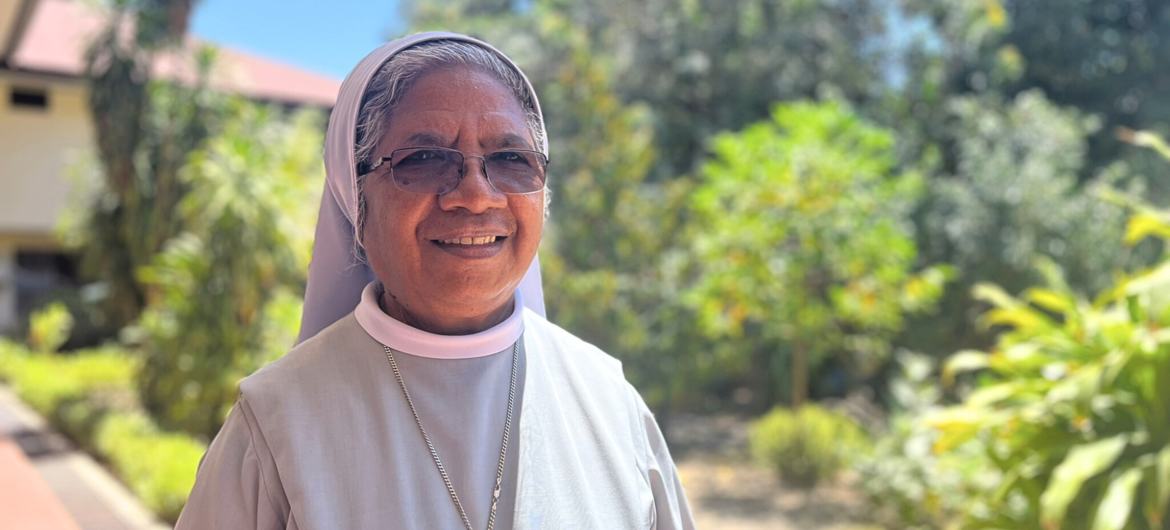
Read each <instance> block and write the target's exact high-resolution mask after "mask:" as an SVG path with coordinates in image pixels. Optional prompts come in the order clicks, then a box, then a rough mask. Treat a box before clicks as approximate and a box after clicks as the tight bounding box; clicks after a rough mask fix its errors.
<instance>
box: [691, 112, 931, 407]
mask: <svg viewBox="0 0 1170 530" xmlns="http://www.w3.org/2000/svg"><path fill="white" fill-rule="evenodd" d="M713 149H714V157H713V158H712V160H711V161H710V162H709V163H708V164H707V165H706V167H705V168H704V170H703V173H702V183H701V184H700V186H699V187H698V189H697V190H696V191H695V193H694V194H693V195H692V197H691V199H692V207H693V211H694V223H695V224H694V227H693V228H692V233H693V242H694V247H693V252H694V256H695V259H697V260H698V261H699V263H698V266H699V267H700V268H701V270H702V276H701V278H700V280H699V283H698V285H697V286H696V288H695V289H694V290H693V291H692V292H691V293H690V295H689V296H690V300H691V301H692V303H694V304H695V306H696V307H698V308H699V309H700V322H701V323H702V324H703V325H704V326H706V328H707V329H708V330H709V332H711V333H715V334H717V335H721V336H725V337H727V338H729V339H733V340H735V341H736V342H738V343H739V344H740V345H741V349H742V352H743V354H745V355H753V356H755V357H754V358H755V359H756V360H755V361H754V362H753V363H751V364H752V365H753V366H754V367H755V369H756V370H759V371H761V372H763V374H764V375H765V377H770V376H769V375H768V374H770V373H774V371H775V369H776V367H777V365H778V363H777V362H776V361H775V360H774V359H775V358H778V357H789V356H790V357H791V359H792V362H793V368H792V372H791V373H792V374H793V376H794V378H795V379H794V382H793V385H792V390H793V402H794V403H797V404H799V403H800V402H801V400H803V399H804V398H805V397H806V395H807V392H806V389H805V388H803V387H802V382H801V378H802V377H807V375H806V374H807V371H808V370H809V369H810V368H815V367H816V366H817V365H819V364H820V363H822V362H824V361H825V360H826V359H829V358H831V357H832V356H845V355H848V356H849V363H850V365H851V366H853V367H855V370H856V372H858V373H859V374H862V375H868V374H870V373H872V371H873V370H874V369H876V367H877V366H878V365H879V363H881V362H882V361H883V360H884V359H885V358H886V357H887V356H888V354H889V352H890V339H891V337H892V335H893V334H894V333H896V332H897V331H898V330H899V329H901V327H902V325H903V321H904V314H905V313H906V312H907V311H908V310H911V309H921V308H924V307H929V306H930V302H931V301H932V300H934V299H935V298H937V297H938V295H939V294H940V292H941V289H942V284H943V283H944V282H945V280H946V277H947V271H946V270H945V269H929V270H927V271H924V272H923V273H920V274H917V275H916V274H914V273H913V272H912V267H913V266H914V262H915V258H916V249H915V245H914V240H913V238H912V237H911V234H912V229H911V227H910V226H909V214H910V209H911V207H912V206H913V204H914V201H915V199H916V198H917V197H918V195H919V193H920V189H921V180H920V179H919V178H918V176H916V175H914V174H909V173H899V172H898V171H897V170H896V169H895V166H894V151H893V137H892V135H891V134H890V132H889V131H886V130H883V129H880V128H877V127H875V126H873V125H870V124H867V123H865V122H864V121H862V120H861V119H859V118H858V117H857V116H856V115H855V114H853V113H852V112H851V111H850V110H848V109H847V108H845V107H844V106H842V105H840V104H837V103H821V104H812V103H799V104H791V105H779V106H777V107H776V109H775V110H774V112H773V116H772V120H770V121H768V122H763V123H759V124H756V125H753V126H751V127H749V128H748V129H746V130H744V131H743V132H740V133H736V134H723V135H721V136H719V137H718V138H716V139H715V141H714V143H713ZM769 367H771V368H769ZM774 382H775V381H773V380H765V381H764V382H763V384H764V385H766V386H767V385H771V384H773V383H774Z"/></svg>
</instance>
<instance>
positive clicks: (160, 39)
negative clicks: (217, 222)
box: [64, 0, 217, 334]
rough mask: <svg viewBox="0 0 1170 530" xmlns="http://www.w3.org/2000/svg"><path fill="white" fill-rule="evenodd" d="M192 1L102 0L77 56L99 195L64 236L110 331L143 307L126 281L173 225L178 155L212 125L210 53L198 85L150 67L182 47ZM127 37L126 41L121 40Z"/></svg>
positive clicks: (204, 56)
mask: <svg viewBox="0 0 1170 530" xmlns="http://www.w3.org/2000/svg"><path fill="white" fill-rule="evenodd" d="M193 6H194V1H193V0H138V1H133V0H125V1H115V2H111V3H110V4H109V5H108V6H107V7H108V9H109V13H108V22H107V24H106V26H105V27H104V28H103V29H102V31H101V32H100V33H99V34H98V36H97V37H96V38H95V39H94V40H93V42H92V43H91V44H90V46H89V48H88V50H87V52H86V57H85V61H86V73H87V76H88V78H89V82H90V84H89V110H90V115H91V116H92V119H93V124H94V129H95V131H94V132H95V134H94V136H95V138H96V139H97V155H98V162H99V167H100V169H101V175H102V178H101V181H102V184H103V186H102V188H101V190H100V191H99V192H98V193H97V194H95V195H94V196H92V197H88V198H87V199H88V200H89V201H90V203H89V204H87V205H84V206H83V207H82V208H81V210H82V211H84V212H86V215H87V217H84V218H75V219H74V220H73V223H72V226H71V227H69V228H68V229H67V230H66V233H65V237H64V239H65V241H66V244H67V245H69V246H71V247H72V248H74V249H76V250H77V251H78V252H79V254H80V255H81V261H82V266H83V271H84V272H85V274H86V275H87V276H88V277H90V278H91V279H95V280H97V281H98V282H99V283H100V284H101V285H102V286H103V287H104V288H103V289H102V290H101V291H102V292H103V293H104V300H103V303H102V304H101V305H102V307H103V309H104V311H102V312H101V313H100V314H101V315H103V316H104V318H105V321H104V322H99V323H97V324H98V325H99V327H103V328H104V329H106V330H107V333H111V334H112V333H115V332H117V330H118V329H120V328H121V327H122V326H124V325H126V324H127V323H129V322H131V321H132V320H134V319H135V318H137V316H138V314H139V312H140V311H141V310H142V307H143V305H144V304H145V301H146V296H145V291H144V288H143V286H142V284H141V283H140V282H138V280H137V279H136V277H135V274H136V271H137V270H138V268H139V267H141V266H143V265H145V264H146V263H148V262H149V261H150V260H151V258H152V257H153V256H154V254H155V253H156V252H158V251H159V250H160V249H161V248H162V246H163V244H164V243H165V242H166V241H167V240H168V239H169V238H170V237H171V236H172V235H174V234H175V233H177V232H178V231H179V230H180V228H181V226H180V225H178V224H177V223H176V218H175V217H174V216H173V215H172V212H173V211H174V209H175V207H176V206H177V205H178V204H179V202H180V201H181V200H182V197H183V195H184V193H185V192H186V189H185V187H184V186H183V184H182V183H181V182H180V179H179V177H178V170H179V168H180V167H181V166H182V165H183V164H184V163H185V161H186V157H187V155H188V154H189V153H190V152H191V150H193V149H194V148H195V147H197V146H198V145H199V144H200V142H202V141H203V139H204V138H206V137H207V135H208V134H209V131H210V130H211V128H212V127H213V124H214V123H215V120H216V116H217V112H216V111H215V104H216V103H215V102H216V99H215V98H214V97H213V96H211V95H210V93H209V92H208V91H207V90H206V83H205V81H206V74H207V72H208V71H209V69H210V66H211V62H212V54H211V53H210V52H206V51H204V52H200V53H199V54H198V55H197V56H196V57H192V58H189V59H191V60H193V61H195V62H196V64H197V71H198V72H200V76H199V77H200V79H201V80H200V82H198V83H197V84H196V85H194V86H192V87H180V86H176V85H172V84H169V83H163V82H158V81H152V80H151V75H150V71H151V70H150V67H151V63H152V62H153V60H154V59H155V57H157V56H158V54H159V53H161V52H163V51H168V50H172V49H174V48H175V47H176V45H177V44H178V43H180V42H182V39H183V36H184V34H185V32H186V28H187V21H188V18H189V17H190V12H191V9H192V8H193ZM127 36H129V38H128V37H127Z"/></svg>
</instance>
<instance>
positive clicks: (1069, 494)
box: [1040, 435, 1129, 529]
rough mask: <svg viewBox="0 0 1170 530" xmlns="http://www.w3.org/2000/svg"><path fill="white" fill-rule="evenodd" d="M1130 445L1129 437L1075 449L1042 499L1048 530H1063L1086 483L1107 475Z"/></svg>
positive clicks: (1042, 515) (1059, 467) (1061, 465)
mask: <svg viewBox="0 0 1170 530" xmlns="http://www.w3.org/2000/svg"><path fill="white" fill-rule="evenodd" d="M1128 443H1129V436H1128V435H1118V436H1114V437H1112V438H1106V439H1104V440H1098V441H1096V442H1092V443H1089V444H1085V445H1081V446H1078V447H1074V448H1073V449H1072V450H1070V451H1069V452H1068V455H1067V456H1066V457H1065V458H1064V461H1062V462H1061V463H1060V465H1058V466H1056V469H1055V470H1053V473H1052V478H1051V479H1050V480H1049V481H1048V487H1047V488H1046V489H1045V490H1044V493H1043V495H1041V496H1040V519H1041V522H1042V523H1043V524H1044V526H1045V528H1052V529H1056V528H1060V527H1061V524H1062V523H1063V521H1064V516H1065V513H1067V511H1068V506H1069V504H1071V503H1072V501H1073V499H1075V498H1076V496H1077V494H1078V493H1080V491H1081V488H1082V487H1084V485H1085V483H1086V482H1087V481H1088V480H1089V479H1090V478H1093V477H1094V476H1096V475H1098V474H1100V473H1101V472H1102V471H1105V470H1106V469H1108V468H1109V467H1110V466H1112V465H1113V462H1115V461H1116V460H1117V457H1118V456H1120V455H1121V452H1122V451H1123V450H1124V449H1125V447H1126V445H1127V444H1128Z"/></svg>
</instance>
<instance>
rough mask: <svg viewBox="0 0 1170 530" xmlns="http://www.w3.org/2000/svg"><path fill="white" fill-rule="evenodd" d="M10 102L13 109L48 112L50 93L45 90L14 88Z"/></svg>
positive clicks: (10, 94)
mask: <svg viewBox="0 0 1170 530" xmlns="http://www.w3.org/2000/svg"><path fill="white" fill-rule="evenodd" d="M8 101H9V103H11V104H12V107H13V108H21V109H38V110H46V109H48V108H49V93H48V92H47V91H46V90H45V89H43V88H18V87H13V88H12V91H11V92H10V93H9V94H8Z"/></svg>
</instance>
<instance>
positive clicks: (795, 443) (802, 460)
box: [749, 405, 868, 488]
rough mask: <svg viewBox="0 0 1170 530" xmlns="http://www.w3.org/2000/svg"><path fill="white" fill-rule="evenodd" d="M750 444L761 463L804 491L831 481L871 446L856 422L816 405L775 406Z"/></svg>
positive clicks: (756, 427)
mask: <svg viewBox="0 0 1170 530" xmlns="http://www.w3.org/2000/svg"><path fill="white" fill-rule="evenodd" d="M749 442H750V445H751V450H752V453H753V454H754V455H755V456H756V458H757V459H758V460H759V461H760V462H761V463H763V464H764V465H767V466H768V467H770V468H772V469H774V470H775V471H776V472H777V473H778V474H779V476H780V478H781V480H783V481H785V482H787V483H790V484H792V485H795V486H798V487H802V488H813V487H815V486H816V485H817V484H818V483H820V482H822V481H831V480H832V479H833V478H835V476H836V474H837V472H839V471H840V470H842V469H844V468H845V467H846V465H847V464H848V463H849V461H850V459H851V458H852V456H853V455H857V454H858V453H859V452H862V451H863V450H864V449H865V448H866V447H867V446H868V439H867V437H866V435H865V433H864V432H863V431H862V430H861V427H859V426H858V425H857V423H855V422H854V421H853V419H851V418H849V417H848V416H845V415H843V414H840V413H837V412H833V411H831V410H827V409H824V408H821V407H819V406H816V405H805V406H803V407H801V408H800V409H798V410H796V411H795V412H793V411H792V410H790V409H787V408H782V407H776V408H775V409H773V410H772V411H771V412H769V413H768V414H766V415H764V417H762V418H760V419H759V420H757V421H756V423H755V424H754V425H753V426H752V432H751V438H750V441H749Z"/></svg>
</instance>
